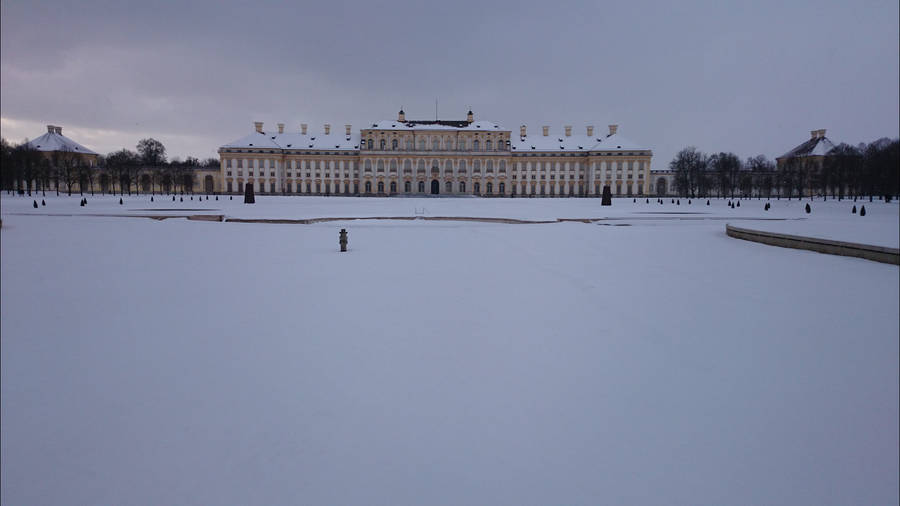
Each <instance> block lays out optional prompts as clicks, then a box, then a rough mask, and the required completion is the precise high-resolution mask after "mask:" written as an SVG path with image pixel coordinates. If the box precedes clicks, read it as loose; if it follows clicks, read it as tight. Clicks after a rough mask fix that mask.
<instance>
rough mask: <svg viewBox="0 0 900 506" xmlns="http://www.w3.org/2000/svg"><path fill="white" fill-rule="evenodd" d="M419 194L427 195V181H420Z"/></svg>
mask: <svg viewBox="0 0 900 506" xmlns="http://www.w3.org/2000/svg"><path fill="white" fill-rule="evenodd" d="M419 193H425V181H419Z"/></svg>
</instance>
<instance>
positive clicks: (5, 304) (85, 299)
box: [0, 197, 900, 504]
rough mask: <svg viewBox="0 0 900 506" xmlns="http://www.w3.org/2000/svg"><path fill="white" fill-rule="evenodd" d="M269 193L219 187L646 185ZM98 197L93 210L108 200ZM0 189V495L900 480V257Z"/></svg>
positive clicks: (875, 493)
mask: <svg viewBox="0 0 900 506" xmlns="http://www.w3.org/2000/svg"><path fill="white" fill-rule="evenodd" d="M220 198H221V197H220ZM237 198H238V197H236V200H235V201H234V202H237ZM257 198H260V197H257ZM262 198H263V199H265V200H264V202H267V201H268V200H269V199H272V204H271V205H266V204H264V205H259V204H257V206H256V207H254V208H253V209H247V208H250V207H252V206H243V204H240V205H229V206H225V205H222V203H221V202H222V201H221V200H220V204H219V206H220V207H219V208H220V209H222V210H223V211H224V213H225V214H227V215H230V216H240V213H241V212H243V213H259V214H261V215H265V216H267V217H274V216H284V215H287V214H288V213H293V216H304V217H318V216H341V215H344V214H345V213H348V214H349V213H352V215H355V216H358V215H365V214H367V213H372V214H370V215H373V216H377V215H381V214H390V215H401V214H400V213H401V211H402V210H403V209H405V208H412V207H414V206H416V205H418V206H419V208H421V207H422V206H423V205H424V206H425V207H426V210H427V212H428V213H429V214H431V213H433V214H434V215H438V213H442V214H445V215H459V213H460V212H466V211H467V210H468V213H467V214H468V215H484V214H485V213H491V212H494V213H496V214H495V215H496V216H500V215H503V216H504V217H532V218H533V217H537V216H544V217H547V216H552V217H553V218H557V217H566V216H565V215H560V213H564V212H567V213H570V216H573V217H587V216H594V217H597V216H602V213H603V212H608V213H610V214H612V213H622V214H621V216H625V211H620V209H623V208H626V207H630V206H632V203H631V201H630V200H629V201H628V202H627V204H626V205H623V206H619V205H618V204H619V201H616V203H615V204H616V205H614V206H613V208H612V209H609V208H607V209H606V210H602V209H600V208H599V206H598V205H597V204H598V201H591V200H587V199H585V200H568V201H560V203H557V202H553V201H549V200H544V201H535V200H521V201H520V200H514V201H499V200H498V201H495V200H484V199H423V200H425V201H426V202H425V203H424V204H422V203H419V202H413V201H412V199H393V200H391V201H388V200H387V199H339V198H330V199H327V198H322V199H308V201H307V200H306V199H296V200H295V201H294V203H292V204H288V203H282V201H283V200H287V199H289V198H277V197H262ZM73 199H74V206H71V207H72V208H74V209H75V211H76V212H80V210H81V209H83V208H80V207H79V206H78V205H77V198H75V197H73ZM126 199H127V197H126ZM108 200H109V202H107V203H105V204H100V203H92V204H91V205H90V207H91V208H90V209H88V210H87V211H84V212H92V211H93V212H96V210H97V209H98V208H99V209H102V210H109V211H116V210H117V208H119V207H121V206H118V198H116V199H115V201H114V202H113V201H112V200H111V199H108ZM148 200H149V199H148ZM345 201H348V202H347V203H346V204H345ZM353 201H358V202H360V203H359V204H351V203H350V202H353ZM395 201H396V202H395ZM404 201H409V202H404ZM214 202H215V201H213V200H210V204H211V205H210V207H212V204H213V203H214ZM298 202H299V203H300V204H302V207H303V208H302V209H298V207H300V206H298V205H297V203H298ZM507 202H508V203H510V204H507ZM519 202H522V203H521V204H520V203H519ZM544 202H548V204H547V205H544ZM651 202H653V201H652V200H651ZM713 202H715V201H713ZM30 203H31V201H30V200H29V201H28V202H27V204H28V205H29V206H30ZM170 203H171V202H170ZM205 203H206V202H205V201H204V204H205ZM513 203H514V204H513ZM563 203H570V204H569V205H568V206H567V205H564V204H563ZM754 203H755V201H754ZM48 204H50V202H48ZM185 204H187V203H185ZM538 204H539V205H538ZM588 204H590V206H589V205H588ZM16 205H18V204H16ZM53 205H54V208H55V207H56V206H58V207H63V205H64V204H62V203H59V204H53ZM65 205H68V204H65ZM470 205H471V206H472V207H471V209H470V208H469V206H470ZM695 205H696V201H695ZM0 206H2V212H3V230H2V231H0V234H2V235H0V253H2V254H0V272H2V283H0V300H2V305H0V339H2V341H0V342H2V356H0V359H2V369H0V374H2V392H0V393H2V397H0V399H2V403H0V407H2V412H0V415H2V420H3V431H2V433H0V438H2V449H0V450H2V469H0V472H2V497H0V499H2V501H3V502H4V503H10V504H47V503H50V504H58V503H78V504H82V503H83V504H148V503H149V504H279V503H312V504H485V503H489V504H559V503H565V504H598V503H616V504H648V503H654V504H658V503H666V504H723V503H727V504H883V503H896V502H897V501H898V492H897V491H898V444H900V441H898V434H897V430H896V428H897V426H898V423H900V416H898V400H897V399H898V393H900V392H898V358H897V357H898V352H900V350H898V334H900V324H898V309H897V308H898V303H900V294H898V287H900V270H898V269H897V267H896V266H890V265H885V264H878V263H875V262H869V261H865V260H861V259H854V258H846V257H836V256H830V255H821V254H816V253H811V252H805V251H798V250H789V249H782V248H774V247H770V246H765V245H761V244H756V243H750V242H746V241H738V240H734V239H731V238H728V237H727V236H726V235H725V233H724V222H723V221H714V220H703V221H660V220H652V221H644V220H636V219H634V220H631V221H628V224H629V225H630V226H603V225H600V224H581V223H556V224H549V225H501V224H484V223H466V222H426V221H412V222H410V221H346V222H333V223H321V224H315V225H272V224H266V225H261V224H239V223H207V222H189V221H185V220H166V221H161V222H160V221H154V220H146V219H123V218H113V217H48V216H21V215H18V214H13V213H16V212H29V211H28V209H29V208H28V207H26V206H21V207H22V208H23V209H19V208H17V207H15V206H14V205H12V204H10V199H7V198H3V199H2V200H0ZM141 206H142V207H143V204H141ZM291 206H292V207H293V208H294V209H293V210H291ZM404 206H405V207H404ZM581 206H584V207H581ZM657 206H658V204H657ZM684 206H685V204H684V202H682V206H680V207H682V208H683V207H684ZM125 207H127V206H125ZM135 207H137V206H135ZM659 207H665V208H666V210H667V211H670V210H673V208H675V206H671V205H669V204H667V205H666V206H659ZM704 207H705V206H704ZM710 207H713V206H710ZM745 207H746V208H747V211H746V212H747V213H751V212H755V211H750V209H749V208H750V206H746V205H745V204H744V203H742V208H740V209H738V210H737V211H743V210H744V209H745ZM758 207H760V211H759V213H760V214H761V213H762V211H761V207H762V203H760V204H759V206H758ZM43 209H46V208H42V209H38V210H36V211H43ZM245 209H247V210H245ZM598 209H599V210H598ZM726 209H727V208H725V207H724V205H721V206H720V209H718V210H717V211H716V212H717V213H720V214H723V215H724V213H725V212H726ZM893 209H894V210H896V206H894V207H893ZM48 211H49V210H48ZM67 211H70V210H69V209H67ZM587 211H592V214H588V215H587V216H585V215H584V214H585V213H586V212H587ZM728 211H730V210H728ZM867 211H869V207H868V206H867ZM801 212H802V211H801ZM814 212H815V211H814ZM451 213H455V214H451ZM409 214H410V213H409V212H406V213H405V215H409ZM510 214H513V215H514V216H509V215H510ZM516 214H517V215H516ZM822 214H825V213H822ZM837 214H838V213H837V211H835V213H834V215H835V216H837ZM464 215H465V214H464ZM554 215H555V216H554ZM243 216H247V214H245V215H243ZM630 216H631V217H634V216H637V215H635V214H631V215H630ZM872 216H873V217H875V216H877V211H876V212H875V214H872ZM888 216H889V215H888ZM868 217H869V216H867V218H868ZM884 221H885V222H887V221H888V219H887V218H885V219H884ZM742 223H743V224H744V225H746V226H750V225H749V223H751V222H742ZM752 223H757V222H752ZM340 228H347V229H348V231H349V238H350V251H349V252H348V253H344V254H341V253H337V248H338V244H337V235H338V230H340ZM751 228H752V227H751Z"/></svg>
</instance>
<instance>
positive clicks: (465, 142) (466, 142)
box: [457, 137, 469, 151]
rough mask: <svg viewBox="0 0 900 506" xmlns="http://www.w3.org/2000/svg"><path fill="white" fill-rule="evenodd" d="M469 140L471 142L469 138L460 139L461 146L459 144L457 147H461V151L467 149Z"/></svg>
mask: <svg viewBox="0 0 900 506" xmlns="http://www.w3.org/2000/svg"><path fill="white" fill-rule="evenodd" d="M468 142H469V141H468V139H466V138H465V137H463V138H462V139H460V140H459V146H457V147H458V148H459V150H460V151H465V150H466V146H468Z"/></svg>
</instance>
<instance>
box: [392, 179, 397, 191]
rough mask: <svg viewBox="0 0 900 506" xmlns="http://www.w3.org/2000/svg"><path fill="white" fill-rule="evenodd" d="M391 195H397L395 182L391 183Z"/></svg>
mask: <svg viewBox="0 0 900 506" xmlns="http://www.w3.org/2000/svg"><path fill="white" fill-rule="evenodd" d="M391 193H397V182H396V181H391Z"/></svg>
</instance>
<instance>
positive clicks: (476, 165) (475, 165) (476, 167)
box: [472, 160, 481, 172]
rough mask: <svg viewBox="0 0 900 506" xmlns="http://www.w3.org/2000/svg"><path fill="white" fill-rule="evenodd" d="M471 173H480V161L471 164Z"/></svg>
mask: <svg viewBox="0 0 900 506" xmlns="http://www.w3.org/2000/svg"><path fill="white" fill-rule="evenodd" d="M472 172H481V160H475V161H474V162H472Z"/></svg>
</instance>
